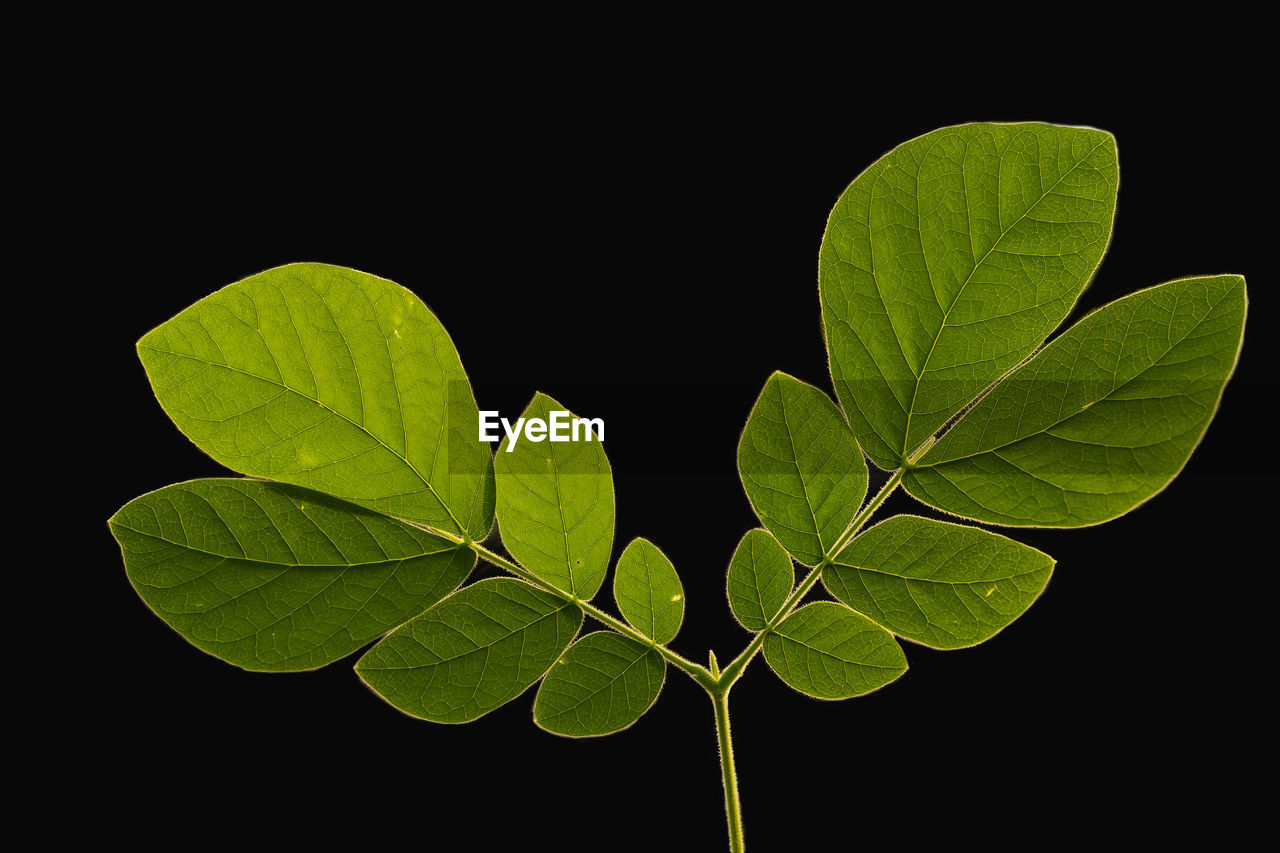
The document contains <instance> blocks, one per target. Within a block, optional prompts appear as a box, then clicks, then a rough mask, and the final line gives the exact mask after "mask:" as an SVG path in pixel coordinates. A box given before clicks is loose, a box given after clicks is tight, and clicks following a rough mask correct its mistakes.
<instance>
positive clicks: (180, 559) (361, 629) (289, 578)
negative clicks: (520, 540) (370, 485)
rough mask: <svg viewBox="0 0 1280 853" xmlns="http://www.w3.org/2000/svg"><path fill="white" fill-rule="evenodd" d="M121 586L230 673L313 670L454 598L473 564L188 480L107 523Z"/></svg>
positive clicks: (337, 511)
mask: <svg viewBox="0 0 1280 853" xmlns="http://www.w3.org/2000/svg"><path fill="white" fill-rule="evenodd" d="M109 524H110V526H111V533H112V535H113V536H115V538H116V541H117V542H119V543H120V549H121V551H122V552H123V553H124V564H125V571H126V572H127V574H128V576H129V582H130V583H132V584H133V588H134V589H136V590H137V591H138V594H139V595H140V596H142V600H143V601H145V602H146V604H147V606H148V607H150V608H151V609H152V610H153V611H155V613H156V615H157V616H159V617H160V618H161V619H163V620H164V621H165V622H166V623H168V624H169V626H170V627H172V628H173V629H174V630H175V631H177V632H178V633H179V634H181V635H182V636H183V637H184V638H186V639H187V640H188V641H189V642H191V643H192V644H193V645H195V646H196V647H197V648H200V649H202V650H204V651H206V652H208V653H210V654H212V655H214V656H216V657H219V658H221V659H222V660H225V661H227V662H229V663H233V664H235V665H236V666H240V667H243V668H245V669H250V670H260V671H276V672H281V671H289V670H302V669H314V668H315V667H319V666H324V665H325V664H327V663H331V662H333V661H335V660H338V659H339V658H341V657H344V656H346V655H349V654H351V653H352V652H354V651H355V650H356V649H358V648H360V647H361V646H363V645H364V644H365V643H368V642H369V641H370V640H374V639H376V638H378V637H380V636H381V635H382V634H385V633H386V632H387V631H389V630H390V629H391V628H394V627H395V626H396V625H399V624H400V623H401V622H404V621H405V620H406V619H408V618H409V617H410V616H414V615H415V614H418V613H421V612H422V611H423V610H426V609H427V608H428V607H431V606H432V605H433V604H435V603H436V602H438V601H439V600H440V599H441V598H443V597H444V596H446V595H448V594H449V593H450V592H452V591H453V590H454V589H455V588H456V587H457V586H458V584H460V583H462V581H463V579H464V578H466V576H467V574H468V573H469V572H470V571H471V568H472V567H473V566H474V565H475V562H476V558H475V555H474V554H472V553H471V551H470V550H468V549H465V548H459V547H458V546H457V545H456V544H454V543H452V542H448V541H446V540H444V539H440V538H438V537H436V536H432V535H431V534H429V533H426V532H424V531H422V530H418V529H417V528H414V527H410V526H409V525H407V524H403V523H401V522H398V521H394V520H392V519H390V518H387V517H385V516H381V515H377V514H375V513H373V512H370V511H369V510H367V509H363V508H361V507H358V506H354V505H352V504H348V503H343V502H342V501H339V500H337V499H336V498H332V497H329V496H328V495H322V494H319V493H317V492H309V491H306V490H304V489H299V488H296V487H294V486H284V485H280V484H279V483H268V482H263V481H261V480H193V481H191V482H189V483H178V484H176V485H173V486H166V487H165V488H163V489H160V490H158V491H155V492H151V493H150V494H146V495H143V496H142V497H140V498H135V499H134V500H132V501H130V502H129V503H127V504H125V506H124V507H123V508H122V509H121V510H120V511H119V512H117V513H116V514H115V515H114V516H112V518H111V520H110V522H109Z"/></svg>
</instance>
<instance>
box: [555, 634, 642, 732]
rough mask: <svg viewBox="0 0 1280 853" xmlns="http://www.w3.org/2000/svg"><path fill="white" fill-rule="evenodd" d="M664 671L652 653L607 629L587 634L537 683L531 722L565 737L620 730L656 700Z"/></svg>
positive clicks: (636, 718) (638, 717) (632, 721)
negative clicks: (539, 684)
mask: <svg viewBox="0 0 1280 853" xmlns="http://www.w3.org/2000/svg"><path fill="white" fill-rule="evenodd" d="M666 673H667V662H666V661H664V660H663V659H662V655H660V654H658V652H657V651H656V650H655V649H652V648H649V647H648V646H645V645H642V644H640V643H637V642H636V641H635V640H632V639H630V638H628V637H624V636H622V635H621V634H615V633H613V632H612V631H600V632H597V633H595V634H588V635H587V636H585V637H583V638H582V639H581V640H579V641H578V642H576V643H574V644H573V645H572V646H570V648H569V651H567V652H565V653H564V656H563V657H561V658H560V660H558V661H556V663H555V666H553V667H551V671H550V672H548V673H547V677H546V678H544V679H543V680H542V686H540V687H539V688H538V698H537V699H536V700H535V701H534V703H533V720H534V722H535V723H537V724H538V725H539V726H541V727H542V728H544V729H546V730H547V731H549V732H552V733H554V734H558V735H566V736H568V737H596V736H599V735H607V734H612V733H613V732H618V731H622V730H623V729H625V728H627V727H628V726H630V725H631V724H632V723H634V722H635V721H636V720H638V719H640V717H641V716H643V715H644V713H645V711H648V710H649V708H651V707H652V706H653V703H654V702H655V701H657V699H658V693H660V692H661V691H662V682H663V681H664V680H665V678H666Z"/></svg>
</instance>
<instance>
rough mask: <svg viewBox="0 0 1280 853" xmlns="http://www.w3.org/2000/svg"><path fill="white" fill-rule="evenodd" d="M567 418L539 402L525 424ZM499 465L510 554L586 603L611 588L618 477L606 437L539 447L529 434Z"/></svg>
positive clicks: (547, 401) (501, 515)
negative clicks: (602, 587) (604, 586)
mask: <svg viewBox="0 0 1280 853" xmlns="http://www.w3.org/2000/svg"><path fill="white" fill-rule="evenodd" d="M552 411H566V410H565V408H564V407H563V406H561V405H560V404H559V403H557V402H556V401H555V400H553V399H551V398H550V397H548V396H546V395H545V394H537V395H535V396H534V398H533V401H532V402H530V403H529V406H528V408H526V409H525V410H524V415H523V417H524V418H525V420H526V421H527V420H528V419H530V418H541V419H543V420H548V418H549V415H550V413H551V412H552ZM509 442H510V439H509V438H503V440H502V444H501V446H500V447H499V448H498V452H497V454H496V461H495V473H496V475H497V483H498V503H497V512H498V529H499V531H500V532H501V534H502V542H503V544H504V545H506V547H507V550H508V551H510V552H511V555H512V556H513V557H515V558H516V559H517V560H518V561H519V562H520V564H521V565H523V566H524V567H525V568H526V569H528V570H529V571H530V572H533V573H534V574H535V575H537V576H538V577H539V578H541V579H542V580H545V581H547V582H549V583H551V584H552V585H553V586H555V587H556V588H558V589H561V590H563V591H565V592H572V593H573V594H575V595H577V596H578V597H579V598H581V599H583V600H584V601H586V600H588V599H590V598H591V597H592V596H593V595H595V594H596V592H597V591H598V590H599V589H600V584H602V583H603V582H604V576H605V572H606V571H607V569H608V568H609V554H610V551H611V549H612V547H613V472H612V470H611V469H610V467H609V459H608V457H607V456H606V455H605V452H604V446H603V445H602V443H601V441H600V440H599V438H598V437H595V438H593V439H592V440H591V441H585V440H583V441H567V442H552V441H550V440H549V439H544V440H542V441H541V442H532V441H530V440H529V439H528V438H526V437H525V436H524V435H523V433H522V434H521V437H520V439H519V440H518V441H517V442H516V445H515V449H514V450H513V451H511V452H510V453H508V452H507V446H508V444H509Z"/></svg>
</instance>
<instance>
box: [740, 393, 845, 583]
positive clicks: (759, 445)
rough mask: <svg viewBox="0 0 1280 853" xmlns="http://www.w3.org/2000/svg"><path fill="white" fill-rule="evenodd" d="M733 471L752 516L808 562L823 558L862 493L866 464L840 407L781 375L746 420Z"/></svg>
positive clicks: (802, 561) (801, 558)
mask: <svg viewBox="0 0 1280 853" xmlns="http://www.w3.org/2000/svg"><path fill="white" fill-rule="evenodd" d="M738 472H739V474H740V475H741V477H742V485H743V487H744V488H745V489H746V491H747V498H748V499H749V500H750V501H751V506H752V507H753V508H754V509H755V511H756V515H758V516H759V517H760V520H761V521H762V522H764V526H765V527H767V528H769V531H770V532H771V533H773V535H774V536H776V537H777V538H778V541H779V542H781V543H782V545H783V547H785V548H786V549H787V550H788V551H790V552H791V554H792V556H794V557H795V558H796V559H797V560H799V561H800V562H801V563H803V564H804V565H806V566H816V565H817V564H818V563H820V562H822V558H823V555H824V554H826V553H827V549H828V548H830V547H831V546H833V545H834V544H835V542H836V539H838V538H839V536H840V534H841V533H843V532H844V529H845V527H847V526H848V524H849V522H850V521H852V520H853V517H854V515H855V514H857V512H858V507H859V506H860V505H861V504H862V499H863V498H864V497H866V494H867V465H866V463H865V462H864V461H863V460H862V451H861V450H859V449H858V442H857V440H856V439H855V438H854V437H853V432H852V430H850V429H849V425H848V424H847V423H845V420H844V417H843V416H842V415H841V414H840V410H839V409H838V408H836V405H835V403H833V402H831V399H830V398H829V397H828V396H827V395H826V394H824V393H822V392H821V391H819V390H818V389H817V388H814V387H813V386H812V385H807V384H805V383H804V382H801V381H799V380H798V379H795V378H793V377H791V376H788V375H787V374H785V373H781V372H778V373H774V374H773V375H772V376H770V377H769V381H768V382H767V383H765V386H764V390H763V391H762V392H761V393H760V398H759V399H758V400H756V404H755V406H754V407H753V408H752V410H751V415H750V417H748V418H747V426H746V429H744V430H743V431H742V439H741V441H739V442H738Z"/></svg>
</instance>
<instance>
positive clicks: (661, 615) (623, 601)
mask: <svg viewBox="0 0 1280 853" xmlns="http://www.w3.org/2000/svg"><path fill="white" fill-rule="evenodd" d="M613 598H614V601H616V602H618V609H619V610H620V611H622V615H623V617H624V618H625V619H626V620H627V621H628V622H629V623H631V627H633V628H635V629H636V630H637V631H639V632H640V633H641V634H644V635H645V636H646V637H649V638H650V639H652V640H653V641H654V642H657V643H669V642H671V641H672V640H674V639H675V638H676V634H677V633H678V632H679V631H680V623H681V621H683V620H684V587H683V586H681V585H680V576H679V575H678V574H676V567H675V566H673V565H671V561H670V560H668V559H667V555H666V554H664V553H662V552H661V551H660V550H658V546H656V545H654V544H653V543H652V542H650V541H649V540H648V539H636V540H634V541H633V542H632V543H631V544H630V545H628V546H627V548H626V550H625V551H623V552H622V556H621V557H619V558H618V568H617V569H616V570H615V571H614V575H613Z"/></svg>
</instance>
